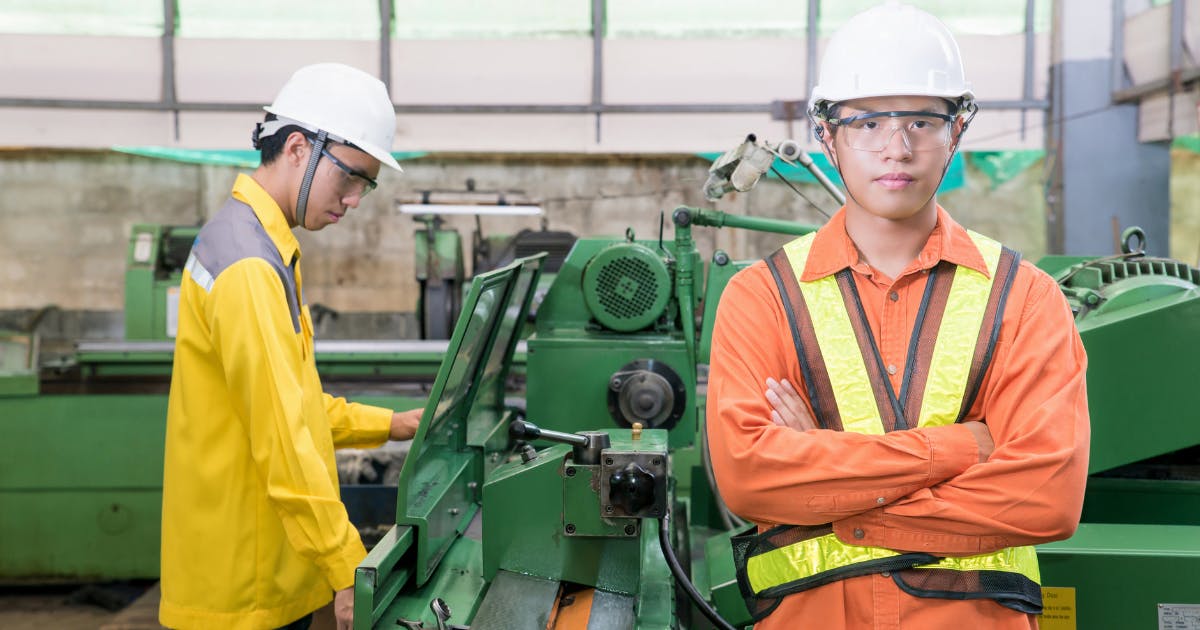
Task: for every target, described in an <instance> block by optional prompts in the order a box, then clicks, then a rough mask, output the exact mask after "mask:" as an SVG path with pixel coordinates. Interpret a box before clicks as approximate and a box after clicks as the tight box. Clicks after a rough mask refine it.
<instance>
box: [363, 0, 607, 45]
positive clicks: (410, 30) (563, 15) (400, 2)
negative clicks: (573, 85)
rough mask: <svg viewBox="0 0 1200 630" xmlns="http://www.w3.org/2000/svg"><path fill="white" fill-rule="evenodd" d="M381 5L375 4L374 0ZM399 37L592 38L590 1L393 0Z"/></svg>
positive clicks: (396, 32)
mask: <svg viewBox="0 0 1200 630" xmlns="http://www.w3.org/2000/svg"><path fill="white" fill-rule="evenodd" d="M371 4H372V5H377V3H376V2H371ZM393 6H394V12H393V14H394V16H395V17H394V18H393V19H392V33H393V35H394V36H395V37H396V38H397V39H504V38H512V39H558V38H569V37H590V36H591V34H592V3H591V2H590V0H522V1H521V2H494V1H489V0H394V1H393Z"/></svg>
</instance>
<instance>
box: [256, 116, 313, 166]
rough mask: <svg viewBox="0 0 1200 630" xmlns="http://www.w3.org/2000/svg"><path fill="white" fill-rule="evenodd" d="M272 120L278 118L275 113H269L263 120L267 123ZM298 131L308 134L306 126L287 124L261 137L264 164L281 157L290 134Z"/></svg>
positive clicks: (260, 150) (259, 148) (260, 145)
mask: <svg viewBox="0 0 1200 630" xmlns="http://www.w3.org/2000/svg"><path fill="white" fill-rule="evenodd" d="M272 120H276V116H275V114H267V117H266V118H264V119H263V122H264V123H267V122H271V121H272ZM296 131H299V132H300V133H304V134H306V135H307V131H306V130H305V129H304V127H301V126H299V125H286V126H284V127H282V128H280V129H279V131H276V132H275V133H273V134H271V135H269V136H267V137H265V138H259V140H258V150H259V152H260V153H261V155H262V164H263V166H266V165H268V164H270V163H272V162H274V161H275V160H276V159H278V158H279V155H280V154H281V153H283V145H284V143H286V142H287V139H288V136H290V135H292V133H293V132H296Z"/></svg>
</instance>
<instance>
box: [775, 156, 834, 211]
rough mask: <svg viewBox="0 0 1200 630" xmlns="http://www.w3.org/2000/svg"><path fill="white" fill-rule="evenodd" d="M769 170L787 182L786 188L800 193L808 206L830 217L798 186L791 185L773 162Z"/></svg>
mask: <svg viewBox="0 0 1200 630" xmlns="http://www.w3.org/2000/svg"><path fill="white" fill-rule="evenodd" d="M771 172H772V173H775V175H776V176H777V177H778V178H779V179H781V180H783V183H785V184H787V187H788V188H791V189H792V192H794V193H796V194H797V195H800V197H801V198H802V199H804V200H805V201H807V202H808V205H810V206H812V207H814V208H816V209H817V212H820V213H821V214H822V215H824V216H825V218H826V219H828V218H830V216H829V213H827V212H825V210H824V209H823V208H821V206H818V205H817V204H815V203H813V200H812V199H809V198H808V197H806V196H805V195H804V193H802V192H800V189H799V188H796V187H795V186H793V185H792V182H790V181H788V178H786V177H784V176H783V173H780V172H779V169H777V168H775V165H774V164H772V165H771Z"/></svg>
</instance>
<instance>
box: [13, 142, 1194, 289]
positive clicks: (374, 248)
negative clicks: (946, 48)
mask: <svg viewBox="0 0 1200 630" xmlns="http://www.w3.org/2000/svg"><path fill="white" fill-rule="evenodd" d="M1196 158H1197V156H1196V155H1195V154H1191V153H1179V152H1177V155H1176V161H1177V163H1178V164H1179V165H1180V166H1179V167H1177V168H1176V177H1175V178H1174V179H1173V182H1174V190H1173V194H1174V196H1175V197H1176V199H1179V198H1180V197H1190V199H1192V200H1196V199H1200V194H1197V190H1198V188H1200V183H1198V181H1197V180H1200V163H1198V161H1197V160H1196ZM1189 160H1190V161H1189ZM706 169H707V164H705V163H704V162H703V161H702V160H700V159H698V158H694V157H691V156H681V155H673V156H633V157H625V156H598V157H586V156H585V157H557V156H537V155H524V156H522V155H496V156H483V155H439V156H432V157H428V158H424V159H420V160H416V161H413V162H410V163H408V164H406V165H405V173H404V174H403V175H391V174H384V176H383V179H382V181H381V185H380V190H378V191H376V192H375V193H373V194H372V195H371V196H369V197H368V198H367V199H366V200H365V202H364V203H363V205H362V206H361V207H360V208H358V209H357V210H351V212H350V214H349V215H348V216H347V218H346V220H345V221H343V222H342V223H340V224H338V225H336V226H333V227H331V228H329V229H326V230H324V231H322V232H318V233H300V234H299V237H300V240H301V244H302V247H303V250H304V263H303V264H304V267H303V268H304V280H305V290H306V292H307V299H308V300H309V302H310V303H322V304H325V305H327V306H329V307H330V308H333V309H336V310H339V311H342V312H375V313H385V312H403V311H411V310H412V309H413V308H414V305H415V301H416V291H417V284H416V281H415V279H414V277H413V262H412V261H413V244H412V243H413V238H412V235H413V232H414V230H415V229H416V228H417V225H416V224H415V223H413V221H412V220H411V219H410V218H409V217H408V216H406V215H401V214H400V213H399V212H397V211H396V210H394V209H393V200H394V198H395V197H396V196H397V195H399V194H402V193H407V192H412V191H415V190H421V189H431V188H437V189H448V188H462V187H463V186H464V182H465V181H466V180H467V179H468V178H473V179H474V180H475V181H476V185H477V187H478V188H479V189H491V188H506V189H523V190H525V191H526V193H527V194H528V195H529V196H531V197H533V198H535V199H540V200H542V205H543V207H544V208H545V211H546V215H547V216H546V218H547V221H548V223H549V227H550V228H551V229H559V230H569V231H572V232H574V233H576V234H579V235H620V234H623V233H624V231H625V228H626V227H627V226H628V227H632V228H633V229H634V230H635V232H636V233H637V235H638V237H639V238H653V237H655V236H657V234H658V226H659V216H660V212H662V211H665V212H666V213H667V228H666V237H667V238H670V237H671V227H670V222H669V221H670V211H671V210H672V209H673V208H674V207H675V206H677V205H679V204H690V205H703V204H704V200H703V198H702V196H701V193H700V192H699V191H700V186H701V184H702V183H703V181H704V178H705V175H706ZM236 173H237V169H234V168H231V167H217V166H198V165H193V164H182V163H175V162H169V161H162V160H155V159H150V158H143V157H134V156H128V155H124V154H116V153H109V152H47V151H37V152H31V151H9V152H2V153H0V311H15V310H23V309H36V308H39V307H41V306H44V305H47V304H56V305H58V306H59V307H60V308H62V309H64V310H67V311H77V310H87V311H89V312H97V311H120V310H121V309H122V308H123V304H124V297H123V292H124V261H125V257H126V251H127V247H128V240H129V231H130V227H131V226H132V225H133V224H134V223H138V222H158V223H163V224H194V223H197V222H201V221H203V220H204V219H205V218H206V217H207V216H209V214H210V213H211V212H213V211H214V210H215V209H216V208H217V207H218V206H219V205H220V203H221V202H222V201H223V200H224V199H225V197H226V195H227V193H228V188H229V186H230V184H231V183H232V181H233V178H234V176H235V175H236ZM802 189H803V191H804V192H805V194H806V195H807V196H808V197H809V198H810V199H812V200H814V201H815V202H817V204H818V205H821V206H822V207H823V208H824V209H825V211H826V212H832V211H833V210H835V209H836V208H835V204H834V203H833V202H832V200H831V199H830V198H829V197H828V196H827V195H825V194H824V193H823V191H821V190H820V189H819V188H817V187H815V186H803V187H802ZM941 201H942V203H943V205H945V206H946V207H947V208H948V209H949V210H950V211H951V213H952V214H953V215H954V216H955V217H956V218H957V219H958V220H959V221H960V222H962V223H963V224H965V225H966V226H968V227H970V228H972V229H976V230H978V231H981V232H983V233H986V234H989V235H991V236H994V237H996V238H999V239H1001V240H1002V241H1004V242H1006V243H1007V244H1009V245H1011V246H1013V247H1016V248H1018V249H1020V250H1022V251H1023V252H1024V254H1025V256H1026V258H1028V259H1031V260H1036V259H1038V258H1039V257H1040V256H1041V255H1042V254H1044V253H1045V240H1046V239H1045V222H1044V204H1043V201H1042V167H1041V165H1040V164H1038V165H1035V166H1033V167H1032V168H1030V169H1027V170H1026V171H1025V172H1023V173H1022V174H1021V175H1019V176H1018V177H1016V178H1015V179H1012V180H1010V181H1008V182H1005V183H1003V184H1001V185H999V186H996V187H993V186H992V185H991V183H990V182H989V181H988V180H987V178H986V177H984V176H983V175H982V174H981V173H978V172H976V171H975V170H973V169H971V168H968V169H967V185H966V187H965V188H963V189H960V190H958V191H954V192H951V193H948V194H946V195H944V196H943V197H942V198H941ZM1190 203H1191V204H1192V205H1191V206H1185V205H1179V206H1177V208H1176V210H1177V211H1176V213H1175V219H1176V222H1175V229H1176V230H1178V231H1179V232H1180V233H1184V232H1185V231H1187V230H1190V232H1188V234H1189V236H1186V237H1180V236H1178V235H1177V236H1176V238H1175V239H1174V241H1173V242H1174V244H1175V245H1176V247H1175V248H1173V249H1174V251H1175V252H1176V254H1175V255H1176V256H1179V257H1180V258H1183V259H1185V260H1191V261H1193V262H1195V257H1196V251H1197V250H1196V243H1197V241H1198V240H1200V239H1197V237H1196V234H1197V233H1198V232H1200V209H1198V208H1196V202H1194V201H1192V202H1190ZM717 207H718V208H719V209H721V210H725V211H728V212H735V213H740V214H749V215H758V216H771V217H780V218H795V219H798V220H801V221H806V222H812V223H819V222H821V221H822V220H823V217H822V216H821V215H820V214H818V213H817V212H816V211H815V210H813V209H812V208H811V207H809V206H808V204H807V203H806V202H804V201H803V200H801V199H800V198H798V197H797V196H796V195H795V194H794V193H792V192H791V191H790V190H788V189H787V188H785V187H784V186H783V185H781V184H780V183H778V182H764V183H760V184H759V186H758V188H756V189H755V190H754V191H753V192H752V193H750V194H739V195H731V196H729V197H727V198H726V199H724V200H722V201H721V203H720V204H718V206H717ZM1185 208H1190V209H1185ZM451 225H454V226H456V227H458V228H459V229H460V231H461V232H462V234H463V235H464V240H465V241H466V242H467V243H469V241H470V238H469V237H470V232H471V230H472V229H473V220H472V219H470V218H466V217H462V218H456V219H455V220H453V221H452V222H451ZM537 226H538V220H537V219H535V218H524V219H519V220H514V219H504V218H485V219H484V221H483V227H484V230H485V232H488V233H511V232H515V231H517V230H519V229H520V228H522V227H531V228H536V227H537ZM1151 238H1165V236H1160V235H1151ZM696 239H697V242H698V244H699V247H700V248H701V250H702V252H703V253H704V255H705V257H706V258H707V257H708V256H710V255H711V252H712V251H713V250H714V249H715V248H718V247H720V248H723V249H725V250H726V251H728V252H729V253H730V254H731V255H732V256H733V257H734V258H757V257H761V256H763V255H765V254H767V253H769V252H770V251H771V250H772V249H774V248H775V247H777V246H778V245H780V244H782V243H783V242H785V241H786V240H787V237H783V236H778V235H771V234H758V233H751V232H746V231H739V230H729V229H722V230H717V229H708V228H698V229H697V230H696ZM1111 249H1112V244H1111V243H1107V242H1105V243H1096V244H1095V247H1094V253H1096V254H1106V253H1110V252H1111ZM468 256H469V254H468Z"/></svg>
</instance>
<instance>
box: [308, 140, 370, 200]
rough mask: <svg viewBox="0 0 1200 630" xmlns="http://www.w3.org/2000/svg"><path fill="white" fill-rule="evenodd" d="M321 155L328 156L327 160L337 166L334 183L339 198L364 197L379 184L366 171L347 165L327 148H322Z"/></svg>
mask: <svg viewBox="0 0 1200 630" xmlns="http://www.w3.org/2000/svg"><path fill="white" fill-rule="evenodd" d="M321 155H323V156H325V157H327V158H329V161H330V162H332V163H333V165H334V166H336V167H337V171H339V172H337V173H335V175H336V176H337V180H338V183H337V184H335V186H336V188H337V192H338V197H339V198H342V197H352V196H357V197H358V198H360V199H361V198H363V197H366V196H367V193H369V192H371V191H372V190H375V188H376V186H378V185H379V183H378V182H376V181H375V180H374V179H371V178H370V177H369V176H368V175H367V174H366V173H364V172H362V171H360V170H358V169H355V168H351V167H349V166H347V165H346V163H345V162H342V161H341V160H339V159H337V158H336V157H334V156H333V154H332V153H330V152H329V151H328V150H327V149H325V148H322V149H321Z"/></svg>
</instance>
